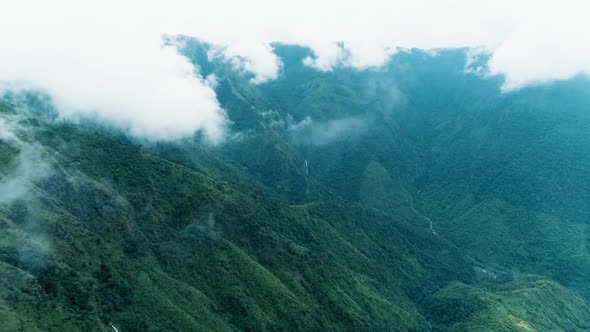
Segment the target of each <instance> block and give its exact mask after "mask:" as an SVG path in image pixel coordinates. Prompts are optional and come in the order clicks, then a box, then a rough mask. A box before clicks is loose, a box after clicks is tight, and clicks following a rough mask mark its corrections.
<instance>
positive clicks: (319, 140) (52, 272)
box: [0, 38, 590, 331]
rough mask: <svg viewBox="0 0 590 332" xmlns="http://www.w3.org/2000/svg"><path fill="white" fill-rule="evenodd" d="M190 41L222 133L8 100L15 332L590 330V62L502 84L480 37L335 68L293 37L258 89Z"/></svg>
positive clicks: (7, 239) (7, 312)
mask: <svg viewBox="0 0 590 332" xmlns="http://www.w3.org/2000/svg"><path fill="white" fill-rule="evenodd" d="M183 42H184V43H183V44H182V45H183V48H182V50H181V51H182V53H183V54H184V55H185V56H187V57H188V58H189V59H191V61H192V62H193V64H194V65H195V66H196V67H197V68H198V69H199V71H200V73H201V74H202V75H203V76H207V75H214V76H215V79H216V82H217V85H216V87H215V92H216V93H217V98H218V99H219V101H220V103H221V106H222V107H223V109H224V110H225V111H226V112H227V116H228V118H229V119H230V120H231V124H230V126H229V128H228V133H227V137H226V138H225V140H224V141H223V142H221V143H219V144H212V143H210V142H208V141H207V140H206V139H204V138H203V137H202V136H201V135H199V134H196V135H195V136H194V137H190V138H185V139H180V140H175V141H171V142H170V141H167V142H163V141H154V140H142V139H138V138H135V137H132V136H130V135H128V134H127V133H126V132H125V131H122V130H119V129H116V128H110V127H108V126H106V125H104V124H100V123H96V122H94V121H93V119H91V118H82V119H78V120H77V121H71V120H67V119H62V118H60V117H59V116H57V115H56V114H55V112H54V110H53V109H52V107H51V102H50V101H48V100H45V99H44V98H43V97H42V96H41V95H38V94H35V93H30V94H26V95H12V96H11V95H9V96H5V98H4V99H5V101H4V102H2V103H1V104H0V175H1V178H0V330H2V331H58V330H59V331H110V330H114V329H117V330H118V331H226V330H227V331H231V330H246V331H279V330H295V331H317V330H349V331H364V330H366V331H587V330H590V302H589V301H590V281H588V278H587V277H588V276H589V275H590V250H589V248H588V245H589V244H590V242H589V237H588V234H589V230H588V227H589V226H590V224H589V223H588V217H589V214H590V205H589V204H588V199H590V184H589V183H588V179H589V178H590V153H589V152H590V144H589V143H590V141H589V139H588V137H589V136H588V129H590V112H589V111H590V95H589V94H588V93H587V91H589V89H590V80H588V79H587V78H586V77H578V78H575V79H572V80H568V81H562V82H558V83H553V84H551V85H542V86H533V87H529V88H526V89H522V90H518V91H513V92H502V91H501V89H500V87H501V83H502V82H501V78H499V77H496V76H488V75H486V74H485V73H482V72H481V71H478V70H475V69H474V68H476V67H477V66H478V62H477V61H476V62H473V61H467V59H468V55H467V51H466V50H463V49H441V50H438V51H437V52H436V54H433V53H432V52H424V51H420V50H401V51H400V52H399V53H398V54H396V55H395V56H394V57H393V58H392V59H391V61H390V62H388V63H387V65H386V66H384V67H383V68H379V69H367V70H357V69H351V68H348V67H337V68H335V69H334V70H332V71H326V72H322V71H318V70H316V69H313V68H310V67H309V66H306V65H304V64H303V59H304V58H305V57H307V56H310V55H311V53H310V50H308V49H306V48H302V47H295V46H289V45H283V44H275V45H274V52H275V53H276V54H277V55H278V56H279V57H280V59H281V61H282V64H283V66H282V71H281V73H280V76H279V78H278V79H276V80H272V81H269V82H266V83H262V84H253V83H252V82H250V78H251V77H249V76H248V74H245V73H243V72H242V71H240V70H239V69H236V68H235V66H233V65H232V64H231V63H229V62H227V61H225V60H224V59H222V58H215V57H211V56H209V55H208V54H209V53H208V50H209V47H210V46H209V45H207V44H206V43H202V42H199V41H196V40H193V39H189V38H184V40H183ZM480 60H481V59H480Z"/></svg>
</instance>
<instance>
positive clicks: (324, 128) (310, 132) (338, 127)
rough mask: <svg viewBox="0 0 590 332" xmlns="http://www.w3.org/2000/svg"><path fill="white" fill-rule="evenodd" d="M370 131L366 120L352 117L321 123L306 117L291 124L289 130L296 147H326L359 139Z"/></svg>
mask: <svg viewBox="0 0 590 332" xmlns="http://www.w3.org/2000/svg"><path fill="white" fill-rule="evenodd" d="M368 129H369V124H368V123H367V120H366V119H364V118H361V117H353V116H351V117H343V118H339V119H334V120H327V121H320V122H317V121H315V120H313V119H312V118H311V117H306V118H305V119H303V120H301V121H300V122H297V123H294V124H291V125H290V126H289V127H288V129H287V130H288V132H289V136H290V138H291V140H292V141H293V143H295V144H296V145H314V146H324V145H329V144H332V143H336V142H340V141H344V140H350V139H354V138H357V137H359V136H361V135H362V134H364V133H365V132H366V131H367V130H368Z"/></svg>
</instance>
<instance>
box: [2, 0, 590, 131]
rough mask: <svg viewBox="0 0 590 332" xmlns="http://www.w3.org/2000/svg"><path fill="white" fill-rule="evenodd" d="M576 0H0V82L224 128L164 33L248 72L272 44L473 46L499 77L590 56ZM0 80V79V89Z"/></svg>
mask: <svg viewBox="0 0 590 332" xmlns="http://www.w3.org/2000/svg"><path fill="white" fill-rule="evenodd" d="M587 7H588V5H587V4H586V2H583V1H574V0H565V1H560V2H558V3H556V2H554V1H547V0H545V1H543V0H541V1H532V0H525V1H518V2H515V1H508V0H496V1H469V0H442V1H427V0H413V1H409V0H407V1H406V0H404V1H400V0H398V1H382V0H365V1H335V0H327V1H310V0H301V1H270V0H252V1H230V0H216V1H189V0H176V1H174V0H170V1H137V0H130V1H125V2H122V1H114V0H103V1H94V2H86V1H85V2H83V3H82V2H80V1H73V0H56V1H51V2H47V1H40V0H20V1H11V2H9V3H7V4H4V5H3V12H4V13H7V14H6V15H4V16H3V18H2V20H0V45H1V46H0V47H2V50H1V52H0V82H2V88H3V89H4V90H6V89H12V90H14V89H17V90H22V89H32V88H35V89H40V90H43V91H45V92H47V93H48V94H50V95H51V96H52V99H53V101H54V102H55V103H56V105H57V107H58V109H59V110H60V112H61V114H62V115H63V116H66V117H75V116H79V115H83V116H91V117H96V118H98V119H99V120H103V121H107V122H109V123H111V124H113V125H116V126H119V127H122V128H126V129H129V130H130V131H131V133H133V134H135V135H138V136H144V137H149V138H155V139H174V138H178V137H182V136H187V135H191V134H192V133H193V132H195V131H202V132H203V133H205V135H206V136H207V137H208V138H209V139H211V140H212V141H221V140H222V139H223V137H224V128H225V125H226V116H225V113H224V111H223V110H222V109H221V107H220V106H219V103H218V101H217V98H216V94H215V92H214V90H213V87H212V86H211V84H210V83H209V82H210V80H208V79H207V78H206V77H202V76H201V75H200V74H199V73H198V72H197V71H196V69H195V68H193V66H192V65H191V64H190V63H189V61H188V60H187V59H185V58H184V57H182V56H181V55H179V54H178V53H177V51H176V50H175V49H174V48H173V47H170V46H162V45H163V44H162V35H163V34H168V35H174V34H184V35H189V36H194V37H197V38H200V39H202V40H204V41H207V42H210V43H212V44H214V45H216V47H215V51H214V52H213V54H212V55H213V56H221V57H223V58H225V59H227V60H228V61H230V62H231V63H233V64H234V65H235V66H236V67H237V68H240V70H243V71H246V72H249V73H251V74H252V79H251V82H252V83H254V84H259V83H264V82H266V81H268V80H272V79H275V78H277V77H278V75H279V74H280V69H281V63H280V60H279V59H278V57H277V56H276V55H275V54H274V53H273V52H272V47H271V46H270V42H273V41H280V42H284V43H290V44H299V45H303V46H308V47H310V48H311V49H312V51H313V53H314V56H313V57H310V58H308V59H306V60H305V62H306V64H308V65H310V66H313V67H315V68H317V69H320V70H331V69H332V68H333V67H334V66H337V65H344V66H353V67H356V68H369V67H376V66H380V65H382V64H383V63H384V62H386V61H387V60H388V59H389V58H390V56H391V55H392V54H394V53H395V52H396V50H397V49H398V48H400V47H404V48H412V47H416V48H422V49H432V48H441V47H483V48H484V49H486V50H488V51H489V52H490V53H491V54H492V56H491V58H490V59H491V60H490V62H489V72H490V73H492V74H500V75H504V76H505V77H506V84H505V89H507V90H509V89H514V88H518V87H521V86H524V85H527V84H536V83H542V82H547V81H551V80H555V79H567V78H569V77H572V76H574V75H577V74H579V73H584V72H588V71H589V68H590V56H589V55H590V50H589V47H588V45H590V43H589V40H588V38H590V37H588V36H587V34H584V32H585V31H588V30H589V27H590V23H587V22H588V21H587V20H585V18H584V17H583V14H584V13H586V12H588V10H587V9H588V8H587ZM2 88H0V89H2Z"/></svg>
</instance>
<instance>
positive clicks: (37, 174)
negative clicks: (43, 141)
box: [0, 118, 50, 206]
mask: <svg viewBox="0 0 590 332" xmlns="http://www.w3.org/2000/svg"><path fill="white" fill-rule="evenodd" d="M0 144H5V145H11V146H13V147H14V148H16V149H18V151H19V152H18V155H17V156H15V158H14V159H15V160H13V161H12V162H11V163H10V164H9V165H6V167H2V168H0V174H1V175H2V177H1V178H0V206H1V205H10V204H12V203H14V202H15V201H17V200H19V199H23V198H25V197H26V195H27V194H28V193H29V192H30V190H31V189H32V188H33V186H34V184H35V182H37V181H39V180H42V179H43V178H44V177H46V176H47V175H48V174H49V172H50V167H49V165H48V164H47V162H46V161H45V160H44V159H43V158H42V154H41V152H40V150H39V148H37V147H36V146H35V145H31V144H29V143H26V142H23V141H21V140H20V139H19V138H18V137H17V136H16V134H15V131H14V124H12V123H9V122H7V121H6V120H4V119H2V118H0Z"/></svg>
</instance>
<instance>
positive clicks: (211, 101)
mask: <svg viewBox="0 0 590 332" xmlns="http://www.w3.org/2000/svg"><path fill="white" fill-rule="evenodd" d="M9 7H10V8H9V9H7V11H5V12H10V13H11V14H10V15H7V18H6V19H3V20H1V21H0V45H2V52H0V82H2V86H0V89H2V88H3V89H4V90H27V89H39V90H42V91H44V92H46V93H48V94H49V95H50V96H51V97H52V100H53V102H54V103H55V104H56V106H57V108H58V110H59V111H60V112H61V114H62V115H63V116H66V117H76V116H80V115H81V116H84V117H93V118H97V119H98V120H104V121H107V122H109V123H111V124H113V125H116V126H118V127H121V128H125V129H129V130H130V132H131V133H132V134H134V135H136V136H142V137H148V138H156V139H174V138H178V137H182V136H187V135H190V134H192V133H193V132H195V131H199V130H200V131H202V132H204V133H205V134H206V136H207V137H208V138H210V139H211V140H213V141H219V140H221V139H222V138H223V127H224V124H225V115H224V112H223V110H222V109H221V107H220V106H219V103H218V101H217V98H216V95H215V92H214V90H213V88H212V87H211V86H210V84H209V83H208V81H207V80H206V79H205V78H203V77H201V76H199V75H198V73H195V68H193V66H192V65H191V64H190V62H189V61H188V59H186V58H185V57H183V56H181V55H179V54H178V52H177V50H176V49H174V48H172V47H163V46H162V40H161V34H162V32H164V31H160V28H162V27H161V26H159V25H158V23H157V17H154V20H155V21H154V22H153V24H151V23H150V22H151V21H150V18H151V17H149V15H148V16H145V15H142V14H141V13H139V14H138V16H139V17H138V18H136V17H135V14H134V13H133V12H132V11H131V8H128V7H127V8H126V7H125V5H120V6H119V5H117V6H114V3H111V4H110V6H109V5H108V4H106V5H101V4H98V3H95V4H93V5H89V4H88V3H84V4H81V3H77V2H70V1H57V2H56V3H53V4H49V3H46V2H41V1H39V2H36V1H27V0H25V1H22V2H20V1H19V2H17V3H15V4H12V5H10V6H9ZM133 9H134V10H136V9H139V8H133ZM152 14H156V13H155V12H152ZM136 24H137V25H136Z"/></svg>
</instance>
